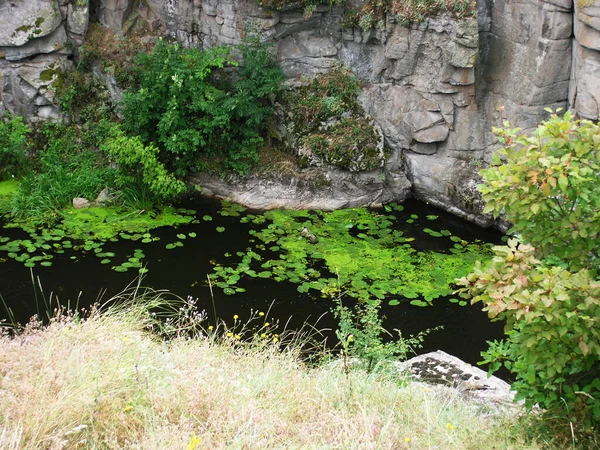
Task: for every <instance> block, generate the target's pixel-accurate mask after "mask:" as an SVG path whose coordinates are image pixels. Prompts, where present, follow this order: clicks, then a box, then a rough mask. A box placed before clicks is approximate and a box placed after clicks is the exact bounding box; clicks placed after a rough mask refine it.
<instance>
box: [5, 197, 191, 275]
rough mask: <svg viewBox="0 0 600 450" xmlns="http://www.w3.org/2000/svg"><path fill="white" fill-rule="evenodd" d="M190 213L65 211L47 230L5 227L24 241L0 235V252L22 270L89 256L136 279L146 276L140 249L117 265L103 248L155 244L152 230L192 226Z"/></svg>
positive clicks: (16, 225)
mask: <svg viewBox="0 0 600 450" xmlns="http://www.w3.org/2000/svg"><path fill="white" fill-rule="evenodd" d="M195 213H196V212H195V211H194V210H188V209H184V208H179V209H176V208H172V207H164V208H163V209H162V210H158V211H147V212H145V213H143V214H142V213H139V212H135V213H132V212H131V211H128V210H126V209H124V208H122V207H115V206H113V207H94V208H86V209H73V208H70V209H67V210H64V211H63V212H62V213H61V214H60V216H59V218H58V219H57V221H56V222H55V223H53V224H52V225H40V224H32V223H29V222H27V221H19V220H13V221H12V222H10V223H8V224H7V225H6V226H7V227H11V228H21V229H22V230H23V231H24V232H25V233H27V235H28V238H25V239H9V238H8V237H6V236H1V235H0V252H2V251H4V252H6V255H7V257H8V258H12V259H14V260H15V261H18V262H22V263H23V264H24V265H25V266H26V267H35V266H36V265H38V264H39V265H41V266H50V265H52V259H53V258H54V255H55V254H62V253H65V251H70V252H76V254H73V255H71V256H70V258H71V259H77V258H78V256H77V255H78V254H94V255H95V256H96V257H98V258H99V259H100V263H101V264H111V263H112V262H113V261H114V260H115V259H117V260H120V261H122V262H121V263H116V264H115V265H113V266H112V268H113V270H115V271H117V272H125V271H127V270H129V269H132V268H135V269H137V271H138V272H139V273H145V272H147V269H146V268H145V267H143V258H144V254H143V251H142V250H141V249H137V250H135V251H134V253H133V254H129V255H126V256H125V259H122V257H121V256H118V255H116V254H115V253H114V252H111V251H105V250H104V246H105V244H106V243H107V242H116V241H118V240H119V239H126V240H131V241H136V242H140V243H142V244H149V243H152V242H155V241H157V240H159V238H158V237H156V236H153V235H152V233H151V232H150V231H151V230H153V229H155V228H160V227H176V226H179V225H183V224H188V223H193V222H194V221H195V220H196V219H195ZM188 236H189V237H190V238H193V237H196V234H195V233H188ZM181 245H183V244H181ZM167 248H169V247H168V245H167Z"/></svg>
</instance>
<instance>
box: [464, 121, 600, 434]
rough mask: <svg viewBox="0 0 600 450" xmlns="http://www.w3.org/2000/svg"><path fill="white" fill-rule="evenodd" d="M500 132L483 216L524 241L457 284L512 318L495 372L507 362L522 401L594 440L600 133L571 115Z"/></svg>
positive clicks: (599, 332) (497, 348)
mask: <svg viewBox="0 0 600 450" xmlns="http://www.w3.org/2000/svg"><path fill="white" fill-rule="evenodd" d="M506 126H507V127H508V124H506ZM496 132H497V133H498V134H499V135H500V139H501V142H502V143H503V144H504V145H505V147H504V148H503V149H502V150H500V151H499V152H498V154H496V155H495V156H494V160H493V165H492V167H490V168H488V169H484V170H482V171H481V172H480V173H481V174H482V176H483V178H484V180H485V182H486V184H485V185H482V186H480V190H481V192H482V194H483V197H484V199H485V200H486V201H487V206H486V208H485V211H486V212H493V213H494V215H495V216H498V215H499V214H500V213H502V212H504V213H505V214H506V218H507V219H508V220H510V221H511V222H512V223H513V224H514V227H513V232H516V233H517V234H518V235H519V236H521V241H522V243H520V244H519V243H518V241H517V240H512V241H511V242H510V243H509V245H508V247H496V248H495V253H496V256H495V258H494V259H493V261H492V263H491V264H489V266H487V267H485V268H482V267H480V266H479V267H477V268H476V270H475V272H474V273H472V274H471V275H469V276H467V277H465V278H463V279H461V280H460V283H461V284H462V285H463V286H464V288H463V289H461V295H462V296H463V297H464V298H469V297H470V298H472V299H473V300H472V301H473V302H474V303H475V302H482V303H483V304H484V309H485V310H486V311H488V314H489V315H490V317H491V318H493V319H496V320H497V319H500V320H506V333H507V338H506V341H505V342H503V343H498V342H496V343H493V344H492V346H491V347H490V350H489V351H488V352H487V353H486V354H485V355H484V356H485V358H486V360H487V361H488V362H491V363H492V369H497V368H498V367H499V366H500V365H501V364H504V365H505V366H506V367H507V368H508V369H510V370H512V371H513V372H514V373H515V375H516V378H517V381H516V383H515V384H514V387H515V389H516V390H517V393H518V396H519V398H524V399H525V400H526V404H527V405H528V406H529V407H531V406H533V405H534V404H536V403H537V404H539V405H540V406H541V407H542V408H545V409H547V410H550V414H555V413H557V412H558V413H560V414H559V416H560V417H562V418H564V419H565V420H566V421H567V422H569V421H570V422H571V423H572V424H573V425H574V427H575V429H576V430H577V431H578V432H580V434H584V435H585V434H586V433H590V434H593V433H594V432H597V427H598V426H599V425H600V277H599V272H598V262H599V260H598V249H599V248H600V247H599V245H600V196H599V195H598V193H597V187H598V185H599V182H600V151H599V150H598V144H599V143H600V128H599V127H598V125H596V124H594V123H592V122H589V121H577V120H573V118H572V116H571V114H570V113H566V114H565V115H564V116H563V117H558V116H557V115H555V114H553V115H552V116H551V118H550V119H549V120H547V121H545V122H543V123H542V124H541V125H540V126H538V128H537V130H536V131H535V132H534V133H533V134H532V135H531V136H527V135H523V134H521V133H520V130H519V129H510V128H505V129H502V130H496ZM594 427H596V431H594ZM563 430H567V428H563ZM569 434H570V433H569Z"/></svg>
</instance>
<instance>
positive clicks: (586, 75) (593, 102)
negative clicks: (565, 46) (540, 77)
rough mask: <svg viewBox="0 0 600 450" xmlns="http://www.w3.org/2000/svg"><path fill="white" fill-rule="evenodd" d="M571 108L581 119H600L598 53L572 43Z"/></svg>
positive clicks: (599, 54) (599, 61)
mask: <svg viewBox="0 0 600 450" xmlns="http://www.w3.org/2000/svg"><path fill="white" fill-rule="evenodd" d="M574 46H575V51H574V52H573V74H572V81H571V87H570V100H571V106H572V107H573V108H574V109H575V111H577V114H579V115H580V116H581V117H583V118H585V119H590V120H598V119H599V118H600V52H598V51H595V50H590V49H589V48H586V47H583V46H581V45H579V43H578V42H575V43H574Z"/></svg>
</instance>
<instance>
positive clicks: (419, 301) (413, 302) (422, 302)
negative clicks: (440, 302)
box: [410, 300, 429, 307]
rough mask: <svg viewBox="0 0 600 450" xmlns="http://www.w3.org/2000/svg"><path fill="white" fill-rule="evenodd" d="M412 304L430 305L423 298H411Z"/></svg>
mask: <svg viewBox="0 0 600 450" xmlns="http://www.w3.org/2000/svg"><path fill="white" fill-rule="evenodd" d="M410 304H411V305H413V306H420V307H424V306H429V303H427V302H425V301H423V300H411V302H410Z"/></svg>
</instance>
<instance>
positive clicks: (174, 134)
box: [123, 40, 283, 177]
mask: <svg viewBox="0 0 600 450" xmlns="http://www.w3.org/2000/svg"><path fill="white" fill-rule="evenodd" d="M239 49H240V51H241V54H242V59H243V65H242V67H241V69H240V70H239V72H238V74H237V75H236V76H230V73H231V70H230V69H231V68H232V67H235V66H237V65H238V63H237V62H236V61H235V60H234V59H233V57H232V56H231V50H230V49H229V48H225V47H216V48H213V49H210V50H206V51H200V50H198V49H194V48H190V49H183V48H181V47H180V46H179V45H178V44H169V43H167V42H166V41H163V40H159V41H158V43H157V44H156V46H155V48H154V50H153V51H152V52H151V53H143V54H141V55H140V56H139V58H138V61H137V63H138V78H139V88H138V89H137V90H134V91H130V92H127V93H126V94H125V96H124V99H123V100H124V109H123V111H124V115H125V124H124V126H125V129H126V130H127V131H128V132H130V133H132V134H134V135H138V136H139V137H140V138H141V141H142V142H143V143H144V144H146V145H148V144H154V145H155V146H156V147H157V148H158V149H159V150H160V152H159V160H160V161H161V162H162V163H163V164H164V165H165V167H166V168H167V170H168V171H170V172H173V173H174V174H175V175H176V176H177V177H182V176H184V175H185V174H186V173H187V172H188V171H189V170H191V169H194V168H195V167H196V166H197V164H198V163H197V159H198V156H199V155H200V154H206V155H207V156H209V157H216V158H219V157H220V158H223V159H224V162H225V167H226V168H230V169H233V170H236V171H238V172H240V173H244V172H247V171H248V169H249V168H250V166H251V165H252V164H253V163H255V162H256V161H257V159H258V151H259V149H260V147H261V145H262V143H263V140H262V138H261V131H262V128H263V126H264V122H265V120H266V118H267V117H268V116H269V115H270V114H271V108H270V107H269V106H268V97H269V96H270V95H271V94H273V93H274V92H276V91H277V89H278V88H279V84H280V82H281V81H282V79H283V76H282V73H281V70H280V69H279V68H278V67H277V65H276V64H275V62H274V60H273V58H272V56H271V54H270V52H269V50H268V48H265V47H264V46H261V45H260V44H258V43H250V42H249V43H246V44H245V45H242V46H241V47H240V48H239ZM225 69H228V70H225Z"/></svg>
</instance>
